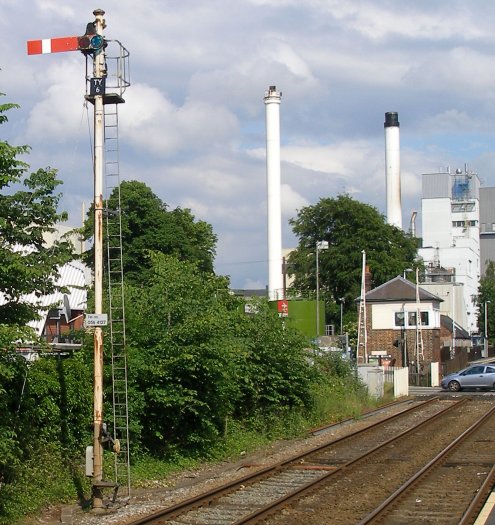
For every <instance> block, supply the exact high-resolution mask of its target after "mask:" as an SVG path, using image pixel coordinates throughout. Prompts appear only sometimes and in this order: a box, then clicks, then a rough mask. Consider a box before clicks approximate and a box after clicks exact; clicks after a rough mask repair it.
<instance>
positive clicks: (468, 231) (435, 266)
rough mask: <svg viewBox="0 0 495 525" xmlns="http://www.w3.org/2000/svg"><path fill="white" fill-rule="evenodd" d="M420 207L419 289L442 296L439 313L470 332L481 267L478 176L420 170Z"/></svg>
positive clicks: (473, 327)
mask: <svg viewBox="0 0 495 525" xmlns="http://www.w3.org/2000/svg"><path fill="white" fill-rule="evenodd" d="M421 208H422V224H423V245H422V248H420V249H419V255H420V256H421V258H422V259H423V261H424V263H425V276H424V279H422V282H421V287H422V288H424V289H426V290H428V291H430V292H431V293H433V294H435V295H437V296H438V297H440V298H442V299H443V300H444V305H445V306H444V308H448V309H449V310H450V311H449V312H445V313H447V314H448V315H450V316H451V317H452V318H453V320H454V321H455V323H457V324H459V325H460V326H461V327H462V328H464V329H465V330H467V331H468V332H469V333H476V332H477V331H478V323H477V316H478V308H477V305H476V298H477V295H478V287H479V279H480V269H481V265H480V180H479V178H478V175H477V174H476V173H473V172H470V171H468V169H467V168H466V169H465V170H464V171H462V170H459V169H458V170H456V171H455V173H452V172H451V171H450V169H446V170H445V171H441V172H438V173H426V174H423V176H422V201H421ZM494 222H495V221H494Z"/></svg>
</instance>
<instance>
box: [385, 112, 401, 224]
mask: <svg viewBox="0 0 495 525" xmlns="http://www.w3.org/2000/svg"><path fill="white" fill-rule="evenodd" d="M384 127H385V174H386V186H387V222H388V223H389V224H391V225H393V226H397V228H402V206H401V193H400V138H399V114H398V113H396V112H395V111H390V112H388V113H385V124H384Z"/></svg>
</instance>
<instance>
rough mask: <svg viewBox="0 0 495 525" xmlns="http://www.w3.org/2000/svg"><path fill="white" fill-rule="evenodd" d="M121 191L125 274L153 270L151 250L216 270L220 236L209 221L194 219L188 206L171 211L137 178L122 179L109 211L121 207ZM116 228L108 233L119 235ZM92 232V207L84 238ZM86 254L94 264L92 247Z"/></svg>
mask: <svg viewBox="0 0 495 525" xmlns="http://www.w3.org/2000/svg"><path fill="white" fill-rule="evenodd" d="M119 191H120V207H121V219H122V251H123V256H122V257H123V266H124V273H125V275H126V277H128V278H129V279H132V280H135V281H142V280H144V279H145V276H144V275H143V273H144V272H146V271H148V270H149V269H150V266H149V259H148V258H147V256H146V254H147V251H148V250H151V251H155V252H159V253H164V254H168V255H175V256H176V257H178V258H179V259H181V260H184V261H190V262H193V263H195V264H197V265H198V267H199V269H200V270H202V271H205V272H212V271H213V259H214V256H215V244H216V240H217V239H216V236H215V234H214V233H213V229H212V227H211V225H210V224H208V223H206V222H204V221H195V218H194V215H192V213H191V211H190V210H189V209H182V208H176V209H174V210H172V211H168V209H167V204H166V203H164V202H163V201H162V200H160V199H159V198H158V197H157V196H156V195H155V194H154V193H153V192H152V190H151V189H150V188H149V187H148V186H146V184H144V183H142V182H138V181H123V182H122V183H121V184H120V189H119V188H117V189H115V190H114V191H113V192H112V195H111V196H110V198H109V199H108V203H107V205H106V207H107V209H108V213H112V211H113V210H117V209H118V198H119ZM110 222H111V221H110ZM115 229H116V228H115V226H112V231H110V232H109V234H110V235H114V234H116V233H117V232H116V231H114V230H115ZM92 232H93V211H92V210H90V212H89V220H88V221H86V224H85V228H84V235H85V237H86V238H90V237H91V235H92ZM104 253H106V250H105V249H104ZM86 256H87V263H88V264H89V265H92V250H91V251H90V252H88V253H87V254H86Z"/></svg>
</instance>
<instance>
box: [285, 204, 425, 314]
mask: <svg viewBox="0 0 495 525" xmlns="http://www.w3.org/2000/svg"><path fill="white" fill-rule="evenodd" d="M290 224H291V225H292V229H293V231H294V233H295V234H296V235H297V237H298V239H299V245H298V247H297V249H296V250H294V251H293V252H292V253H291V254H290V256H289V260H288V263H289V271H290V273H291V274H293V275H294V277H295V280H294V284H293V288H295V289H297V290H306V291H314V290H315V289H316V261H315V259H316V243H317V242H318V241H328V245H329V247H328V250H321V251H320V252H319V254H318V257H319V285H320V290H321V293H322V297H326V298H327V300H329V301H330V302H331V303H332V304H335V302H339V303H340V301H341V298H343V299H342V300H343V301H344V307H345V309H346V310H348V309H350V308H351V306H352V309H354V300H355V298H356V297H358V296H359V294H360V288H361V271H362V251H363V250H364V251H365V252H366V261H367V264H368V266H369V267H370V271H371V274H372V278H373V285H374V286H378V285H380V284H383V283H384V282H386V281H387V280H389V279H391V278H393V277H395V276H397V275H402V272H403V271H404V269H405V268H409V267H410V268H415V267H416V266H417V264H418V263H417V262H416V255H417V240H416V239H415V238H413V237H411V236H410V235H408V234H406V233H404V232H403V231H402V230H400V229H398V228H396V227H394V226H391V225H389V224H387V223H386V221H385V218H384V217H383V215H381V214H380V213H379V212H378V210H377V209H376V208H374V207H373V206H370V205H368V204H363V203H361V202H358V201H356V200H354V199H353V198H352V197H350V196H348V195H339V196H338V197H337V198H324V199H320V201H319V202H318V203H317V204H316V205H314V206H307V207H305V208H303V209H302V210H301V211H300V212H299V213H298V215H297V218H296V219H291V221H290ZM337 316H338V308H335V318H334V321H335V322H337V321H338V319H337Z"/></svg>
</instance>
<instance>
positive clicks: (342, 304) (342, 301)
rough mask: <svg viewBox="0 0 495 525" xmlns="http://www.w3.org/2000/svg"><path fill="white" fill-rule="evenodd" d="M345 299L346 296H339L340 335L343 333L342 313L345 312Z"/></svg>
mask: <svg viewBox="0 0 495 525" xmlns="http://www.w3.org/2000/svg"><path fill="white" fill-rule="evenodd" d="M344 300H345V297H339V301H340V335H343V330H342V314H343V310H344Z"/></svg>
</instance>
